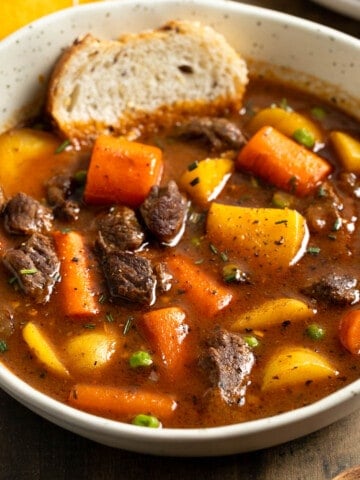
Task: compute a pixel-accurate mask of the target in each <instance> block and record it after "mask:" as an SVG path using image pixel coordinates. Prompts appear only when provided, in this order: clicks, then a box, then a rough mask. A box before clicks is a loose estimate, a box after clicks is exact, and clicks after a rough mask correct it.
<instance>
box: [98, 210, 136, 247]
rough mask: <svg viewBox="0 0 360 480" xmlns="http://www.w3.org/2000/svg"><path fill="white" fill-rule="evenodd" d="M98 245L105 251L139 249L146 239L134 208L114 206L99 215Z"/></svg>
mask: <svg viewBox="0 0 360 480" xmlns="http://www.w3.org/2000/svg"><path fill="white" fill-rule="evenodd" d="M97 223H98V227H99V232H98V239H97V245H98V246H99V247H100V248H101V249H103V250H104V251H107V252H110V251H115V250H117V249H120V250H137V249H138V248H140V247H141V245H142V243H143V242H144V239H145V234H144V232H143V230H142V228H141V225H140V224H139V222H138V220H137V218H136V215H135V212H134V210H132V209H131V208H128V207H125V206H122V205H121V206H120V205H119V206H117V207H115V208H112V209H111V210H110V211H109V212H108V213H107V214H105V215H102V216H101V217H99V219H98V221H97Z"/></svg>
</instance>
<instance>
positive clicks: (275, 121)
mask: <svg viewBox="0 0 360 480" xmlns="http://www.w3.org/2000/svg"><path fill="white" fill-rule="evenodd" d="M265 125H269V126H271V127H274V128H276V129H277V130H279V131H280V132H281V133H283V134H284V135H287V136H288V137H292V136H293V135H294V132H296V130H300V129H305V130H307V131H308V132H309V133H311V134H312V136H313V137H314V140H315V141H316V142H322V141H323V135H322V132H321V130H320V128H319V127H318V126H317V125H316V123H315V122H313V121H312V120H310V119H309V118H307V117H305V116H304V115H302V114H301V113H297V112H294V111H291V110H284V109H283V108H279V107H269V108H264V109H262V110H260V111H259V112H258V113H257V114H256V115H254V116H253V117H252V119H251V120H250V122H249V123H248V125H247V128H248V130H249V132H250V134H251V135H253V134H254V133H255V132H257V131H258V130H259V129H260V128H261V127H264V126H265Z"/></svg>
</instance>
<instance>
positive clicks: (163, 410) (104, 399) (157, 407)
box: [68, 383, 176, 420]
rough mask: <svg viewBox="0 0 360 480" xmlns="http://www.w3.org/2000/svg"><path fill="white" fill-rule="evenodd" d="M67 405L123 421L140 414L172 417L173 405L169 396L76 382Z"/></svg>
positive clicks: (148, 391) (172, 399)
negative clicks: (117, 417) (122, 419)
mask: <svg viewBox="0 0 360 480" xmlns="http://www.w3.org/2000/svg"><path fill="white" fill-rule="evenodd" d="M68 401H69V404H70V405H71V406H73V407H76V408H78V409H80V410H87V411H90V412H93V413H100V414H110V415H120V416H122V417H125V418H126V419H130V418H131V417H133V416H135V415H137V414H139V413H144V414H149V415H155V416H156V417H158V418H159V419H161V420H162V419H166V418H169V417H171V416H172V414H173V412H174V410H175V409H176V402H175V400H174V398H173V397H172V396H170V395H166V394H161V393H157V392H152V391H150V390H144V389H140V388H139V389H130V388H121V387H112V386H105V385H94V384H86V383H78V384H77V385H74V386H73V388H72V389H71V391H70V395H69V399H68Z"/></svg>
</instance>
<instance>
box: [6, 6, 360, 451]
mask: <svg viewBox="0 0 360 480" xmlns="http://www.w3.org/2000/svg"><path fill="white" fill-rule="evenodd" d="M173 18H181V19H192V20H194V19H198V20H201V21H203V22H204V23H207V24H210V25H212V26H213V27H215V28H216V29H217V30H219V31H220V32H222V33H224V34H225V36H226V37H227V39H228V40H229V41H230V42H231V43H232V44H233V46H234V47H235V48H237V49H238V50H239V51H240V52H241V53H242V54H243V55H244V56H245V57H247V58H252V59H255V60H256V62H255V63H256V64H257V67H259V65H258V63H259V62H263V61H268V62H270V63H271V64H272V65H273V67H272V68H271V69H270V71H269V70H268V69H266V68H265V69H264V70H266V71H267V73H271V75H275V76H286V77H287V78H288V80H289V81H293V82H297V83H299V82H300V83H303V84H304V85H305V84H306V83H307V85H308V89H311V90H313V91H315V92H317V93H319V94H320V93H321V95H322V96H323V97H328V98H330V97H331V96H332V95H334V92H335V94H336V97H337V99H338V104H339V105H340V106H342V107H343V108H345V109H347V110H348V111H350V112H352V113H353V114H354V115H355V114H358V116H359V115H360V113H359V112H360V108H359V106H360V98H359V94H360V92H359V89H358V83H357V82H356V81H355V79H359V78H360V41H359V40H356V39H354V38H351V37H348V36H346V35H344V34H341V33H339V32H336V31H334V30H330V29H328V28H325V27H323V26H320V25H316V24H313V23H310V22H308V21H304V20H301V19H299V18H294V17H290V16H288V15H285V14H281V13H278V12H273V11H270V10H264V9H261V8H257V7H251V6H247V5H243V4H240V3H232V2H227V1H221V0H193V1H187V0H179V1H174V0H157V1H146V0H137V1H136V2H134V1H131V0H121V1H114V2H103V3H101V2H100V3H95V4H89V5H85V6H81V7H75V8H72V9H67V10H64V11H61V12H59V13H56V14H54V15H50V16H48V17H45V18H42V19H40V20H38V21H37V22H35V23H33V24H31V25H29V26H27V27H25V28H23V29H22V30H20V31H18V32H16V33H14V34H13V35H11V36H10V37H8V38H7V39H5V40H3V41H2V42H0V92H1V94H0V132H1V131H3V130H4V129H6V128H8V127H10V126H13V125H15V124H16V123H17V122H18V121H19V120H21V119H22V118H24V116H25V117H26V116H27V115H29V114H30V113H33V111H34V109H35V110H36V108H38V107H39V105H40V102H41V98H42V96H43V93H44V89H45V83H46V82H45V80H46V77H47V75H48V73H49V71H50V69H51V67H52V65H53V63H54V61H55V59H56V58H57V57H58V55H59V54H60V52H61V50H62V48H64V47H66V46H68V45H69V44H70V43H72V42H73V40H74V39H75V38H76V37H77V36H78V35H80V34H84V33H86V32H92V33H94V34H95V35H99V36H101V37H105V38H115V37H117V36H118V35H119V34H121V33H122V32H125V31H126V32H128V31H139V30H143V29H145V28H149V27H157V26H159V25H161V24H162V23H163V22H165V21H167V20H169V19H173ZM251 65H254V63H253V62H251ZM289 69H290V70H289ZM291 69H295V70H298V71H300V72H302V75H295V74H294V72H293V71H292V70H291ZM309 78H310V80H311V81H310V82H307V80H309ZM329 80H331V82H332V83H333V85H334V87H333V88H330V87H327V86H326V85H325V82H328V81H329ZM0 386H1V387H2V388H3V389H4V390H5V391H6V392H8V393H9V394H10V395H11V396H13V397H14V398H15V399H16V400H18V401H19V402H21V403H23V404H24V405H26V406H27V407H29V408H30V409H31V410H33V411H35V412H37V413H38V414H39V415H41V416H43V417H45V418H47V419H48V420H50V421H52V422H54V423H56V424H58V425H60V426H62V427H64V428H66V429H68V430H71V431H73V432H76V433H78V434H80V435H83V436H85V437H88V438H90V439H93V440H95V441H98V442H101V443H103V444H106V445H109V446H113V447H119V448H124V449H128V450H132V451H137V452H144V453H152V454H159V455H176V456H180V455H183V456H205V455H206V456H213V455H223V454H232V453H238V452H244V451H250V450H255V449H260V448H265V447H269V446H273V445H276V444H279V443H282V442H285V441H288V440H291V439H294V438H297V437H300V436H302V435H305V434H308V433H310V432H313V431H315V430H317V429H319V428H321V427H324V426H326V425H329V424H330V423H332V422H334V421H336V420H338V419H340V418H341V417H343V416H345V415H347V414H349V413H351V412H352V411H354V410H355V409H356V408H358V407H360V380H357V381H356V382H354V383H352V384H351V385H349V386H347V387H345V388H343V389H342V390H340V391H338V392H336V393H334V394H332V395H330V396H328V397H326V398H324V399H323V400H321V401H319V402H317V403H314V404H312V405H310V406H307V407H304V408H301V409H298V410H294V411H292V412H288V413H284V414H281V415H277V416H274V417H271V418H266V419H263V420H256V421H251V422H246V423H242V424H238V425H231V426H225V427H217V428H203V429H184V430H181V429H165V428H164V429H160V430H156V429H146V428H142V427H136V426H133V425H127V424H123V423H120V422H115V421H111V420H106V419H103V418H100V417H96V416H94V415H90V414H87V413H84V412H81V411H78V410H75V409H73V408H70V407H68V406H66V405H63V404H61V403H59V402H57V401H55V400H53V399H51V398H49V397H47V396H46V395H44V394H42V393H39V392H37V391H36V390H34V389H33V388H31V387H30V386H28V385H27V384H25V383H24V382H23V381H21V380H20V379H18V378H17V377H16V376H15V375H13V374H12V373H10V372H9V370H8V369H7V368H6V367H4V366H2V365H1V364H0Z"/></svg>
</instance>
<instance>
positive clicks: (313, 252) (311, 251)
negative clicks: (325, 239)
mask: <svg viewBox="0 0 360 480" xmlns="http://www.w3.org/2000/svg"><path fill="white" fill-rule="evenodd" d="M320 250H321V249H320V247H309V248H308V249H307V253H309V254H310V255H319V253H320Z"/></svg>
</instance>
